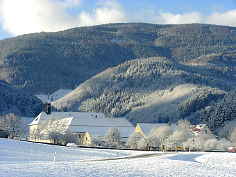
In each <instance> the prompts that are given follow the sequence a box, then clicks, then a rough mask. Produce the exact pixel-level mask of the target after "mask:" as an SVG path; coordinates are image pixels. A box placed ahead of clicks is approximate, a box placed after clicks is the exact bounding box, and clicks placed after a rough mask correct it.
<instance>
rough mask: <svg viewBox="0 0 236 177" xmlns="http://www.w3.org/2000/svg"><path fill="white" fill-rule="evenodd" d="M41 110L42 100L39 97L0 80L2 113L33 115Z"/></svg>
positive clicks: (0, 112) (0, 107) (0, 113)
mask: <svg viewBox="0 0 236 177" xmlns="http://www.w3.org/2000/svg"><path fill="white" fill-rule="evenodd" d="M41 110H42V102H41V101H40V100H39V99H37V98H36V97H34V96H32V95H30V94H27V93H25V92H23V91H22V90H20V89H16V88H13V87H11V86H10V85H9V84H7V83H6V82H4V81H0V115H4V114H7V113H15V114H17V115H20V116H25V117H33V116H36V115H37V114H38V113H39V112H40V111H41Z"/></svg>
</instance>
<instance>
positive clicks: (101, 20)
mask: <svg viewBox="0 0 236 177" xmlns="http://www.w3.org/2000/svg"><path fill="white" fill-rule="evenodd" d="M79 21H80V22H81V25H95V24H105V23H115V22H125V21H126V17H125V14H124V12H123V10H122V7H121V6H120V5H119V4H118V3H117V2H116V1H112V0H110V1H104V2H103V3H102V4H99V7H98V8H97V9H95V11H94V12H92V13H88V12H82V13H81V14H80V16H79Z"/></svg>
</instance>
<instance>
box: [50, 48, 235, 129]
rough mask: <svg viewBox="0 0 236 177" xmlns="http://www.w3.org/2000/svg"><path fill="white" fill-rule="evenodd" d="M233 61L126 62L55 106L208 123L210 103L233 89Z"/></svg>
mask: <svg viewBox="0 0 236 177" xmlns="http://www.w3.org/2000/svg"><path fill="white" fill-rule="evenodd" d="M235 57H236V53H234V52H226V53H220V54H214V55H213V54H212V55H207V56H204V57H199V58H197V59H193V60H191V61H189V62H185V63H183V62H180V61H174V60H172V59H170V58H165V57H152V58H145V59H137V60H132V61H128V62H125V63H123V64H120V65H118V66H116V67H113V68H109V69H107V70H105V71H104V72H102V73H100V74H98V75H96V76H94V77H92V78H91V79H89V80H87V81H86V82H84V83H83V84H81V85H80V86H79V87H78V88H77V89H75V90H74V91H73V92H71V93H70V94H68V95H66V96H65V97H63V98H62V99H60V100H58V101H56V102H55V103H54V106H55V107H57V108H58V109H59V110H71V111H78V110H79V111H94V112H104V113H106V114H108V115H112V116H116V117H119V116H126V117H127V118H129V119H130V120H131V121H133V122H175V121H177V120H178V119H183V118H186V119H189V120H191V121H192V122H193V123H200V122H206V123H209V119H208V118H207V117H209V115H207V113H206V112H205V110H206V109H207V108H209V106H212V107H211V109H212V110H213V109H214V110H215V106H216V105H214V104H216V103H217V102H220V101H221V100H222V99H223V97H224V95H225V94H226V93H227V92H228V91H229V90H233V89H234V88H235V86H236V75H235V74H236V70H235V66H236V65H235V64H236V63H235ZM217 110H218V109H217ZM217 110H215V111H216V112H217ZM216 118H217V117H215V118H214V119H216ZM233 118H234V117H229V118H228V119H233ZM212 120H213V118H212V119H211V121H212ZM223 122H224V121H221V122H220V123H217V122H215V124H216V125H215V126H216V127H217V126H219V125H221V124H222V123H223Z"/></svg>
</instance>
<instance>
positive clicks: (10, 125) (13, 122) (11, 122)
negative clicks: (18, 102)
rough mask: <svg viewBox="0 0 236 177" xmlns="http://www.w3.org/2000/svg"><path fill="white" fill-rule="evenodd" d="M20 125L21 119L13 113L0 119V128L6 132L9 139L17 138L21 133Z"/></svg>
mask: <svg viewBox="0 0 236 177" xmlns="http://www.w3.org/2000/svg"><path fill="white" fill-rule="evenodd" d="M21 124H22V123H21V118H20V117H18V116H17V115H15V114H13V113H9V114H6V115H4V116H1V117H0V128H1V129H3V130H7V131H8V132H9V135H10V137H11V138H14V137H15V136H19V134H20V132H22V130H21V128H22V127H21Z"/></svg>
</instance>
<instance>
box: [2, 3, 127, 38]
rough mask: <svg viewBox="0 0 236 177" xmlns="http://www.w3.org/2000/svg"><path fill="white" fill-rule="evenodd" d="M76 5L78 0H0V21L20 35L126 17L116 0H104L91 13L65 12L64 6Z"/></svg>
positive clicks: (118, 20) (100, 22) (122, 19)
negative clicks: (0, 0)
mask: <svg viewBox="0 0 236 177" xmlns="http://www.w3.org/2000/svg"><path fill="white" fill-rule="evenodd" d="M79 4H80V0H2V4H1V10H0V11H1V12H2V14H1V16H2V19H1V23H2V26H3V28H4V29H5V30H6V31H7V32H9V33H11V34H13V35H20V34H26V33H33V32H41V31H52V32H53V31H59V30H64V29H67V28H72V27H77V26H82V25H96V24H103V23H113V22H121V21H124V20H125V15H124V13H123V10H122V8H121V6H120V5H119V4H118V3H117V2H116V1H115V0H110V1H103V3H102V4H99V5H98V6H97V7H96V9H94V10H93V11H92V12H82V13H79V14H73V15H71V14H69V13H68V12H67V8H71V7H75V5H76V6H79Z"/></svg>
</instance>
